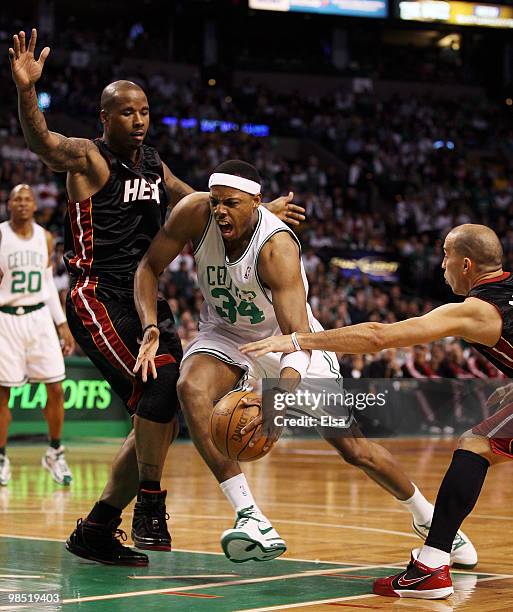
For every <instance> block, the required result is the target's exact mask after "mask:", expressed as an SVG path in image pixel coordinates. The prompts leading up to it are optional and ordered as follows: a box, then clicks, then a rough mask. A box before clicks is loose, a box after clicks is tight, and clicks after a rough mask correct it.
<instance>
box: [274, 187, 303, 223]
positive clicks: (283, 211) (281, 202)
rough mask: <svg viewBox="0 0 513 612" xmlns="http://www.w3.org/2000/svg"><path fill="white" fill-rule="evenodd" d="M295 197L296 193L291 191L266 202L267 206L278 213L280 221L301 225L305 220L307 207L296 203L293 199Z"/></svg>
mask: <svg viewBox="0 0 513 612" xmlns="http://www.w3.org/2000/svg"><path fill="white" fill-rule="evenodd" d="M293 199H294V194H293V193H292V191H290V192H289V194H288V195H286V196H281V197H279V198H276V200H273V201H272V202H269V203H268V204H266V207H267V209H268V210H270V211H271V212H272V213H273V214H274V215H276V216H277V217H278V219H280V221H283V222H284V223H288V224H289V225H299V224H300V223H301V222H302V221H304V220H305V209H304V208H302V207H301V206H298V205H297V204H294V202H293V201H292V200H293Z"/></svg>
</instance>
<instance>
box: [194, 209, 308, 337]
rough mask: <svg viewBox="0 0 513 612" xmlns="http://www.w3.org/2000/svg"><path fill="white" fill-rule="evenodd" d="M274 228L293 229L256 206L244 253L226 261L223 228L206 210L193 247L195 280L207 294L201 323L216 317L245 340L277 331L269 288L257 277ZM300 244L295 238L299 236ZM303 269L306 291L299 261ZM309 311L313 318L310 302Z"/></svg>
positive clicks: (279, 229) (276, 230)
mask: <svg viewBox="0 0 513 612" xmlns="http://www.w3.org/2000/svg"><path fill="white" fill-rule="evenodd" d="M278 232H288V233H289V234H290V235H291V236H292V237H293V238H294V240H296V241H297V238H296V236H295V235H294V233H293V232H292V231H291V230H290V229H289V228H288V227H287V226H286V225H285V224H284V223H282V222H281V221H280V220H279V219H278V217H276V216H275V215H273V214H272V213H271V212H269V211H268V210H267V209H266V208H264V207H263V206H260V207H259V208H258V221H257V224H256V227H255V231H254V232H253V236H252V237H251V240H250V243H249V244H248V246H247V248H246V250H245V251H244V253H243V255H241V257H239V258H238V259H237V260H236V261H228V260H227V258H226V254H225V249H224V243H223V239H222V236H221V232H220V231H219V228H218V226H217V223H216V222H215V221H214V218H213V216H212V214H211V215H210V218H209V221H208V224H207V227H206V229H205V232H204V234H203V236H202V238H201V241H200V242H199V244H198V246H197V248H196V250H195V252H194V258H195V259H196V264H197V272H198V282H199V287H200V289H201V292H202V294H203V296H204V298H205V302H204V304H203V307H202V310H201V316H200V329H201V324H202V323H203V324H204V323H210V324H212V323H214V324H215V325H216V326H218V327H219V328H220V329H222V330H223V331H224V332H226V333H227V334H232V335H236V336H238V337H240V338H243V339H247V340H248V342H249V341H252V340H258V339H260V338H266V337H267V336H271V335H276V334H280V333H281V332H280V329H279V326H278V322H277V320H276V315H275V314H274V308H273V305H272V294H271V291H270V290H269V289H267V288H266V287H264V286H263V284H262V281H261V280H260V279H259V277H258V256H259V254H260V251H261V250H262V247H263V246H264V245H265V243H266V242H267V241H268V240H269V239H270V238H271V236H274V234H276V233H278ZM298 244H299V242H298ZM301 273H302V277H303V283H304V286H305V291H306V293H307V294H308V281H307V280H306V275H305V271H304V269H303V264H302V263H301ZM306 306H307V310H308V317H309V319H310V321H311V322H313V317H312V313H311V311H310V306H309V305H308V304H307V305H306Z"/></svg>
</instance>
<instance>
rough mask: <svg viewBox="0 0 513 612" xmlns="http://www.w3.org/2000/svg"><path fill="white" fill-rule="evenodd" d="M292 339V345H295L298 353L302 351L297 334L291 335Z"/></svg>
mask: <svg viewBox="0 0 513 612" xmlns="http://www.w3.org/2000/svg"><path fill="white" fill-rule="evenodd" d="M290 339H291V340H292V344H293V345H294V348H295V349H296V351H300V350H301V347H300V346H299V340H298V339H297V332H293V333H292V334H291V335H290Z"/></svg>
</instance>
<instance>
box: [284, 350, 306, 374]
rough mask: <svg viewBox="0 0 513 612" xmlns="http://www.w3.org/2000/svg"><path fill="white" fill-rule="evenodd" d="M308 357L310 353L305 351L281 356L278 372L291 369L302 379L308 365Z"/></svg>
mask: <svg viewBox="0 0 513 612" xmlns="http://www.w3.org/2000/svg"><path fill="white" fill-rule="evenodd" d="M310 357H311V356H310V353H309V352H307V351H296V352H295V353H288V354H283V355H282V356H281V359H280V370H284V369H285V368H292V369H293V370H296V372H298V374H299V375H300V376H301V378H304V377H305V376H306V373H307V371H308V367H309V365H310Z"/></svg>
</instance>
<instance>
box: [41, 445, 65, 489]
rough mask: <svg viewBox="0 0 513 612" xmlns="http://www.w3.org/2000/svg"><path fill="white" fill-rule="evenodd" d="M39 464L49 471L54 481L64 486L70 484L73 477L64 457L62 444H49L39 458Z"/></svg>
mask: <svg viewBox="0 0 513 612" xmlns="http://www.w3.org/2000/svg"><path fill="white" fill-rule="evenodd" d="M41 465H42V466H43V467H44V468H45V469H46V470H48V471H49V472H50V474H51V475H52V478H53V479H54V480H55V482H57V483H59V484H60V485H64V486H65V487H67V486H69V485H70V484H71V481H72V480H73V477H72V475H71V471H70V469H69V467H68V464H67V463H66V459H65V457H64V446H62V445H61V446H59V448H52V447H51V446H49V447H48V448H47V449H46V453H45V454H44V455H43V458H42V459H41Z"/></svg>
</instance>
